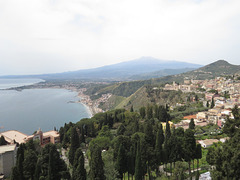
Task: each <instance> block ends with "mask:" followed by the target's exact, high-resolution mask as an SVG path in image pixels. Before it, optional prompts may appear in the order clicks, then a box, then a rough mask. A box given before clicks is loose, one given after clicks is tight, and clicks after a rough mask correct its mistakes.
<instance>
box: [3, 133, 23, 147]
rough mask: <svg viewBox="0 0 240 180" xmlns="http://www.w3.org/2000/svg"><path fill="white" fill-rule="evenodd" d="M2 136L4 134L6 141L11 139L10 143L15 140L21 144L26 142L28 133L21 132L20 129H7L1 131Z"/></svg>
mask: <svg viewBox="0 0 240 180" xmlns="http://www.w3.org/2000/svg"><path fill="white" fill-rule="evenodd" d="M0 136H4V137H5V139H6V141H8V142H9V141H10V142H9V143H11V141H13V140H15V141H16V142H17V143H19V144H21V143H24V142H25V141H24V139H25V138H26V137H27V135H26V134H24V133H21V132H19V131H16V130H10V131H5V132H2V133H0Z"/></svg>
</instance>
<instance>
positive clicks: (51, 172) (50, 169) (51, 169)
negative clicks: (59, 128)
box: [47, 148, 54, 180]
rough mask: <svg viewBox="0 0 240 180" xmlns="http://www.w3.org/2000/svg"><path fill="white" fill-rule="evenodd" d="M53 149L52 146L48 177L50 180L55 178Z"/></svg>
mask: <svg viewBox="0 0 240 180" xmlns="http://www.w3.org/2000/svg"><path fill="white" fill-rule="evenodd" d="M53 165H54V164H53V149H52V148H51V149H50V152H49V163H48V177H47V179H48V180H54V179H53V177H54V174H53V173H54V170H53V169H54V167H53Z"/></svg>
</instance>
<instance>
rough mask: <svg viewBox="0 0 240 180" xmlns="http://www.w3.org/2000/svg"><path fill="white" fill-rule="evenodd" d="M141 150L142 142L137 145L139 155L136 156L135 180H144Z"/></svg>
mask: <svg viewBox="0 0 240 180" xmlns="http://www.w3.org/2000/svg"><path fill="white" fill-rule="evenodd" d="M141 162H142V161H141V149H140V142H138V144H137V154H136V163H135V179H138V180H141V179H142V176H143V175H142V163H141Z"/></svg>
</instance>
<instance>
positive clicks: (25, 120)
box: [0, 89, 90, 135]
mask: <svg viewBox="0 0 240 180" xmlns="http://www.w3.org/2000/svg"><path fill="white" fill-rule="evenodd" d="M77 100H79V98H78V97H77V93H76V92H72V91H68V90H64V89H26V90H23V91H14V90H0V126H1V128H2V127H3V129H1V130H0V131H6V130H11V129H14V130H18V131H21V132H23V133H26V134H29V135H30V134H32V133H33V132H34V131H35V130H37V129H39V128H41V129H42V130H43V131H49V130H52V129H53V128H54V127H56V128H59V127H61V126H63V125H64V123H65V122H66V123H68V122H70V121H71V122H77V121H79V120H80V119H82V118H85V117H89V116H90V113H89V111H88V109H87V108H86V107H85V106H84V105H83V104H81V103H69V101H77Z"/></svg>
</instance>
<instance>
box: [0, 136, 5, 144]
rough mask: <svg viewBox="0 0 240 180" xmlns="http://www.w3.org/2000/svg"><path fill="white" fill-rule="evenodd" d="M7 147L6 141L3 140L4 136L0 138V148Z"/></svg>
mask: <svg viewBox="0 0 240 180" xmlns="http://www.w3.org/2000/svg"><path fill="white" fill-rule="evenodd" d="M2 145H7V141H6V140H5V138H4V136H1V138H0V146H2Z"/></svg>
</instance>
